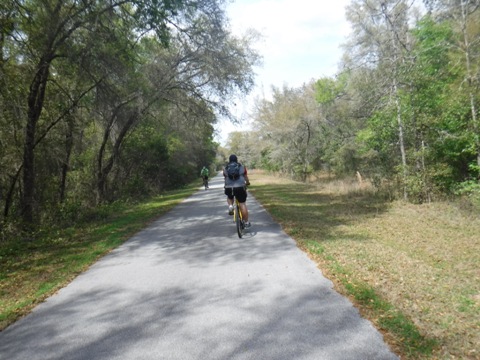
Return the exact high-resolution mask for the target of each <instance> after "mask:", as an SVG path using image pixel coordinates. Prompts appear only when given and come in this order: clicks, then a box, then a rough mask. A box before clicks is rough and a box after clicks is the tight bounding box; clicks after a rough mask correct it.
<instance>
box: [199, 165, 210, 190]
mask: <svg viewBox="0 0 480 360" xmlns="http://www.w3.org/2000/svg"><path fill="white" fill-rule="evenodd" d="M209 173H210V171H209V170H208V168H207V167H206V166H204V167H203V168H202V170H201V171H200V177H201V178H202V179H203V185H205V189H208V175H209Z"/></svg>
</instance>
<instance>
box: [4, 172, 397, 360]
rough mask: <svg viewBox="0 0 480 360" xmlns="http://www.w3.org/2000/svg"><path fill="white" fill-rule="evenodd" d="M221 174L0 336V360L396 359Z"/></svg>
mask: <svg viewBox="0 0 480 360" xmlns="http://www.w3.org/2000/svg"><path fill="white" fill-rule="evenodd" d="M247 204H248V206H249V210H250V220H251V222H252V228H251V230H250V232H249V233H247V234H246V235H245V236H244V238H242V239H239V238H238V236H237V234H236V229H235V225H234V223H233V221H232V217H231V216H228V214H227V205H226V201H225V196H224V195H223V178H220V177H216V178H214V179H212V181H211V185H210V189H208V190H199V191H198V192H197V193H196V194H194V195H193V196H191V197H189V198H188V199H186V200H185V201H183V202H182V203H181V204H180V205H178V206H177V207H175V208H174V209H172V210H171V211H170V212H168V213H167V214H166V215H164V216H162V217H161V218H159V219H158V220H157V221H155V222H154V223H152V224H151V225H150V226H149V227H148V228H146V229H144V230H143V231H141V232H139V233H137V234H136V235H135V236H133V237H132V238H131V239H130V240H128V241H127V242H126V243H125V244H124V245H122V246H120V247H119V248H117V249H115V250H114V251H113V252H111V253H110V254H108V255H107V256H105V257H103V258H102V259H101V260H100V261H98V262H97V263H95V264H94V265H93V266H91V268H90V269H89V270H88V271H86V272H85V273H83V274H81V275H79V276H78V277H77V278H76V279H75V280H74V281H73V282H72V283H70V284H69V285H68V286H66V287H65V288H63V289H61V290H60V291H59V292H58V293H57V294H55V295H54V296H52V297H50V298H49V299H48V300H47V301H45V302H44V303H42V304H40V305H39V306H37V307H36V308H35V309H34V310H33V312H32V313H30V314H29V315H28V316H26V317H24V318H22V319H20V320H19V321H17V322H16V323H15V324H13V325H11V326H10V327H8V328H7V329H5V330H4V331H2V332H0V359H2V360H16V359H18V360H27V359H28V360H34V359H48V360H54V359H59V360H60V359H61V360H70V359H71V360H92V359H122V360H130V359H132V360H133V359H135V360H139V359H149V360H153V359H155V360H159V359H186V360H192V359H202V360H203V359H255V360H267V359H275V360H281V359H285V360H299V359H316V360H319V359H338V360H348V359H365V360H367V359H368V360H373V359H382V360H386V359H398V357H397V356H396V355H394V354H393V353H392V352H391V351H390V350H389V348H388V347H387V345H386V344H385V343H384V341H383V338H382V336H381V334H380V333H379V332H378V331H377V330H376V329H375V328H374V327H373V326H372V324H371V323H370V322H368V321H366V320H365V319H363V318H361V317H360V315H359V313H358V311H357V310H356V309H355V308H354V307H353V306H352V304H351V303H350V302H349V301H348V300H347V299H346V298H344V297H342V296H340V295H339V294H338V293H336V292H335V291H334V290H333V289H332V283H331V282H330V281H329V280H328V279H326V278H325V277H323V276H322V273H321V271H320V270H319V269H318V268H317V267H316V265H315V264H314V263H313V262H312V261H311V260H310V259H309V258H308V257H307V255H306V254H305V253H303V252H302V251H301V250H299V249H298V248H297V246H296V245H295V242H294V241H293V240H292V239H291V238H290V237H288V236H287V235H286V234H285V233H284V232H283V231H282V230H281V228H280V226H279V225H278V224H276V223H275V222H274V221H273V220H272V218H271V217H270V216H269V215H268V213H267V212H266V211H265V210H264V209H263V208H262V207H261V206H260V205H259V204H258V202H256V201H255V199H254V198H253V196H252V195H251V194H249V198H248V201H247Z"/></svg>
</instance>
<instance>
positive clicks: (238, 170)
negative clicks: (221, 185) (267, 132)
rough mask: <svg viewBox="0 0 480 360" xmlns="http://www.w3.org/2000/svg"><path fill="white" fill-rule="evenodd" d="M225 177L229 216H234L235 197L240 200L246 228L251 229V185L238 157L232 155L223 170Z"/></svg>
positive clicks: (245, 169)
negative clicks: (249, 197) (249, 217)
mask: <svg viewBox="0 0 480 360" xmlns="http://www.w3.org/2000/svg"><path fill="white" fill-rule="evenodd" d="M223 176H224V177H225V195H227V204H228V214H229V215H233V197H234V196H235V197H236V198H237V200H238V203H239V206H240V211H241V212H242V218H243V220H244V221H245V227H246V228H249V227H250V222H249V221H248V209H247V204H246V201H247V185H250V181H249V180H248V175H247V168H246V167H245V166H244V165H242V164H240V163H239V162H238V159H237V156H236V155H233V154H232V155H230V157H229V159H228V164H227V165H226V166H225V167H224V169H223Z"/></svg>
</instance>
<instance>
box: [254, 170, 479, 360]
mask: <svg viewBox="0 0 480 360" xmlns="http://www.w3.org/2000/svg"><path fill="white" fill-rule="evenodd" d="M249 177H250V181H251V183H252V186H251V187H250V190H251V191H252V193H253V194H254V196H255V198H256V199H257V200H259V201H260V202H261V203H262V204H263V205H264V206H265V208H266V209H267V210H268V211H269V212H270V213H271V214H272V216H273V217H274V218H275V220H276V221H278V222H279V223H280V224H281V225H282V227H283V229H284V230H285V231H286V232H287V233H288V234H289V235H291V236H292V237H293V238H294V239H295V240H296V241H297V244H298V246H299V247H300V248H302V249H303V250H304V251H306V252H307V253H308V254H309V255H310V257H311V258H312V259H313V260H315V261H316V262H317V264H318V266H319V267H320V269H321V270H322V272H323V273H324V274H325V276H327V277H328V278H329V279H330V280H332V281H333V283H334V284H335V287H336V289H337V290H338V291H339V292H340V293H342V294H344V295H345V296H348V297H349V298H350V299H351V301H352V302H353V303H354V304H355V306H356V307H357V308H358V309H359V311H360V312H361V314H362V315H363V316H364V317H366V318H368V319H369V320H371V321H372V323H373V324H374V325H375V326H376V327H377V328H378V329H379V330H380V331H381V332H382V333H383V334H384V337H385V340H386V341H387V343H388V344H389V345H390V346H391V348H392V350H394V351H395V352H396V353H397V354H399V355H400V356H401V358H402V359H479V358H480V353H479V352H478V346H477V344H478V343H480V331H479V328H480V316H479V315H480V306H479V305H480V301H479V300H480V284H479V282H478V269H479V267H478V266H479V265H478V264H479V263H480V252H479V249H480V237H479V236H478V234H480V217H479V216H478V215H479V214H478V213H467V212H465V211H462V210H461V209H460V208H458V207H457V206H456V205H455V204H450V203H434V204H425V205H412V204H407V203H402V202H388V201H385V200H384V198H382V197H381V196H379V194H376V193H375V191H374V189H373V188H371V187H369V186H368V184H362V185H359V184H358V183H356V182H354V181H350V182H349V181H343V182H341V181H338V180H333V179H332V180H330V179H320V180H317V181H316V182H314V183H310V184H304V183H299V182H294V181H291V180H287V179H284V178H281V177H279V176H270V175H268V174H265V173H262V172H255V171H252V172H251V173H250V174H249ZM252 221H254V214H252Z"/></svg>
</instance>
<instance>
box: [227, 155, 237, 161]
mask: <svg viewBox="0 0 480 360" xmlns="http://www.w3.org/2000/svg"><path fill="white" fill-rule="evenodd" d="M228 161H229V162H238V159H237V155H233V154H232V155H230V157H229V158H228Z"/></svg>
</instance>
